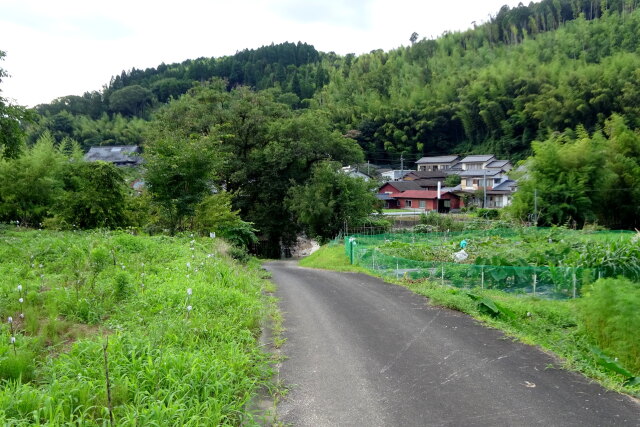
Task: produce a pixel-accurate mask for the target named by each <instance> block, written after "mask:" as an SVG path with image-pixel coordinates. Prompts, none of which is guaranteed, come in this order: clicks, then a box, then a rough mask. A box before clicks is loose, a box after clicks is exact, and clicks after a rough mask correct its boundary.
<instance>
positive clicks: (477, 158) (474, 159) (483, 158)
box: [460, 154, 495, 163]
mask: <svg viewBox="0 0 640 427" xmlns="http://www.w3.org/2000/svg"><path fill="white" fill-rule="evenodd" d="M494 157H495V156H494V155H493V154H482V155H472V156H467V157H465V158H464V159H462V160H460V163H481V162H488V161H489V160H491V159H493V158H494Z"/></svg>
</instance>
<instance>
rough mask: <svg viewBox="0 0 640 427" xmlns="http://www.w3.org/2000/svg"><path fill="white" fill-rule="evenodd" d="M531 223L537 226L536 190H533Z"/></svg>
mask: <svg viewBox="0 0 640 427" xmlns="http://www.w3.org/2000/svg"><path fill="white" fill-rule="evenodd" d="M533 223H534V225H535V226H538V189H537V188H535V189H534V190H533Z"/></svg>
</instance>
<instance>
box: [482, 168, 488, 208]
mask: <svg viewBox="0 0 640 427" xmlns="http://www.w3.org/2000/svg"><path fill="white" fill-rule="evenodd" d="M482 189H483V190H484V201H483V202H482V207H483V208H486V207H487V170H486V169H484V182H483V183H482Z"/></svg>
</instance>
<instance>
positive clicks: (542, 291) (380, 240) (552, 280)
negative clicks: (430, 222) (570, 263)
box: [344, 228, 626, 299]
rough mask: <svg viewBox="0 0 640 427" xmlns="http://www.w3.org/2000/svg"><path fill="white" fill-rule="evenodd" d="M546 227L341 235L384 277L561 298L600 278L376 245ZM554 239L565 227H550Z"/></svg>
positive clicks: (586, 271)
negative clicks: (393, 251) (414, 255)
mask: <svg viewBox="0 0 640 427" xmlns="http://www.w3.org/2000/svg"><path fill="white" fill-rule="evenodd" d="M544 232H547V233H548V232H549V229H539V228H538V229H531V230H522V229H521V230H514V229H505V230H479V231H474V232H469V231H465V232H456V233H424V234H423V233H420V234H409V233H398V234H381V235H376V236H364V235H352V236H345V237H344V243H345V245H344V247H345V252H346V255H347V256H348V257H349V258H350V259H351V262H352V263H353V264H357V265H360V266H362V267H364V268H366V269H368V270H371V271H372V272H374V273H375V274H377V275H379V276H382V277H389V278H407V279H413V280H417V279H428V280H431V281H438V282H441V283H442V284H443V285H449V286H455V287H459V288H475V287H479V288H484V289H498V290H502V291H505V292H510V293H520V294H531V295H535V296H538V297H541V298H548V299H567V298H576V297H578V296H580V291H581V289H582V288H583V286H585V285H587V284H589V283H592V282H594V281H595V280H597V279H598V278H600V277H605V276H606V275H607V274H606V272H605V271H600V270H598V269H596V268H579V267H548V266H528V265H477V264H471V263H456V262H440V261H416V260H412V259H406V258H402V257H398V256H391V255H388V254H385V253H383V252H382V251H381V250H380V249H379V246H381V245H383V244H385V243H389V242H403V243H417V244H426V245H428V244H433V245H439V244H442V243H443V242H445V243H446V242H449V243H451V242H452V241H460V240H461V239H473V238H477V237H479V236H501V237H508V238H512V239H513V241H514V242H515V241H517V237H519V236H520V237H521V236H522V235H523V233H544ZM553 232H554V233H555V234H554V236H555V237H556V238H558V237H562V234H563V233H567V234H569V233H575V231H571V230H566V231H563V230H557V229H554V231H553ZM624 233H626V232H614V233H612V232H610V231H607V232H606V233H598V232H595V233H593V234H590V235H589V236H588V238H590V239H596V240H601V241H607V240H609V239H615V238H619V237H620V235H621V234H624Z"/></svg>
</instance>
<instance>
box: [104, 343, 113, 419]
mask: <svg viewBox="0 0 640 427" xmlns="http://www.w3.org/2000/svg"><path fill="white" fill-rule="evenodd" d="M108 347H109V337H108V336H107V340H106V342H105V344H104V347H103V348H102V350H103V353H104V374H105V378H106V384H107V405H108V406H107V408H108V409H109V422H110V425H111V426H113V407H112V404H111V382H110V381H109V359H108V356H107V348H108Z"/></svg>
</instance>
